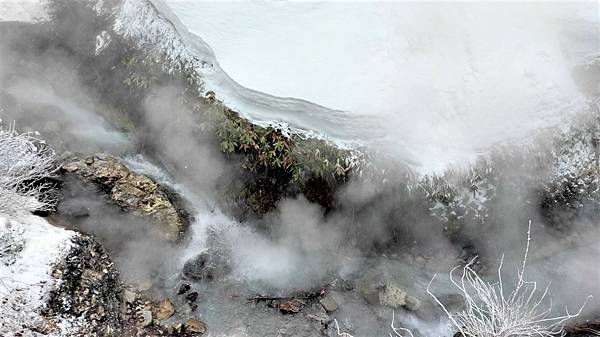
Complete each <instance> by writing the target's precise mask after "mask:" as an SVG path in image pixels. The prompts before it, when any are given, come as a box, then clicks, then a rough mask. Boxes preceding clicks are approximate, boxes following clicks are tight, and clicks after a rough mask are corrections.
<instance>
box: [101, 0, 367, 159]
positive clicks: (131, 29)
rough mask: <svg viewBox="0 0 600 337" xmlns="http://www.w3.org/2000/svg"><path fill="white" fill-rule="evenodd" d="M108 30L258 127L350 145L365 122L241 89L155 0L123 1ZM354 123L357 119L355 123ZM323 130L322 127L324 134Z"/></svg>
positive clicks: (199, 41)
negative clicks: (185, 73)
mask: <svg viewBox="0 0 600 337" xmlns="http://www.w3.org/2000/svg"><path fill="white" fill-rule="evenodd" d="M113 29H114V31H115V32H116V33H117V34H119V35H121V36H123V37H125V38H127V39H130V40H131V41H133V43H135V44H136V45H137V46H138V47H140V48H143V49H144V50H147V51H149V52H150V53H152V55H153V57H156V58H160V59H164V62H165V67H166V68H167V70H169V71H174V70H181V69H185V70H187V71H191V72H192V73H193V75H194V77H195V78H194V79H195V80H196V81H197V83H201V87H200V88H198V89H199V92H200V94H202V95H204V94H206V93H208V92H210V91H212V92H214V93H215V94H216V95H217V97H218V98H219V99H220V100H222V101H223V102H224V103H225V105H227V106H228V107H230V108H232V109H234V110H236V111H238V112H239V113H240V114H241V115H242V116H243V117H245V118H248V119H250V120H251V121H252V122H254V123H256V124H258V125H261V126H266V125H274V126H277V127H279V128H284V129H285V130H287V131H288V132H291V133H295V134H299V135H303V136H306V137H311V138H320V139H324V138H327V139H329V140H331V141H333V142H335V143H336V144H338V145H340V146H343V147H346V148H348V147H352V146H353V142H354V141H353V140H352V139H353V138H354V137H352V135H353V133H354V132H355V131H353V130H356V126H357V125H359V124H360V125H362V127H363V128H364V127H365V126H366V125H368V124H369V123H368V121H366V120H360V121H359V119H360V117H359V118H354V119H353V117H351V116H350V115H349V114H347V113H346V112H344V111H339V110H332V109H328V108H326V107H323V106H320V105H317V104H314V103H311V102H308V101H305V100H301V99H296V98H288V97H276V96H272V95H268V94H265V93H262V92H259V91H255V90H252V89H249V88H245V87H243V86H241V85H240V84H238V83H237V82H235V81H234V80H233V79H232V78H231V77H229V75H227V73H225V71H223V69H222V68H221V67H220V66H219V63H218V62H217V59H216V57H215V54H214V52H213V50H212V49H211V48H210V46H209V45H208V44H206V43H205V42H204V41H203V40H202V39H201V38H200V37H198V36H196V35H194V34H192V33H190V32H189V31H188V30H187V28H186V27H185V26H184V25H183V24H182V23H181V22H180V21H179V19H178V18H177V17H176V16H175V14H174V13H173V12H172V11H171V10H170V9H169V7H168V6H167V5H166V4H164V3H163V2H162V1H160V0H142V1H140V0H124V1H123V2H122V3H121V5H120V7H118V8H117V9H116V13H115V23H114V26H113ZM359 122H360V123H359ZM324 130H327V135H326V136H325V133H324Z"/></svg>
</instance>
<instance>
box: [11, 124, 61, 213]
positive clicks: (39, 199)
mask: <svg viewBox="0 0 600 337" xmlns="http://www.w3.org/2000/svg"><path fill="white" fill-rule="evenodd" d="M38 136H39V135H38V134H37V133H33V132H24V133H19V132H17V131H16V129H15V125H14V124H11V125H10V126H9V127H8V128H4V127H3V126H2V124H1V120H0V214H7V215H13V214H15V213H20V212H32V211H43V210H50V209H52V208H53V207H54V205H55V202H56V200H55V199H54V198H53V197H52V196H51V195H50V194H49V193H47V191H48V190H49V189H50V187H51V186H50V184H49V183H46V182H44V179H47V178H51V177H53V176H54V174H55V173H56V165H55V164H54V161H55V153H54V151H53V150H52V149H50V148H49V147H48V146H47V145H46V143H45V142H44V141H43V140H41V139H39V138H38Z"/></svg>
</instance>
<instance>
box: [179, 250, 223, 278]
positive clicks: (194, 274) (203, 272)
mask: <svg viewBox="0 0 600 337" xmlns="http://www.w3.org/2000/svg"><path fill="white" fill-rule="evenodd" d="M228 272H229V259H228V257H227V256H225V255H224V254H222V253H219V252H217V251H215V250H213V251H212V252H210V253H209V252H204V253H202V254H199V255H198V256H196V257H194V258H192V259H190V260H188V261H186V262H185V264H184V265H183V276H185V277H186V278H188V279H191V280H212V279H216V278H219V277H222V276H225V275H226V274H227V273H228Z"/></svg>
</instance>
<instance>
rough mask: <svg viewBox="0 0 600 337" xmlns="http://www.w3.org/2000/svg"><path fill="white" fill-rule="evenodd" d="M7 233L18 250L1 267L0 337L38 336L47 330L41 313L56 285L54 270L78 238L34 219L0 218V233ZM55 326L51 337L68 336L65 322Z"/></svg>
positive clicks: (39, 219)
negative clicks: (11, 232)
mask: <svg viewBox="0 0 600 337" xmlns="http://www.w3.org/2000/svg"><path fill="white" fill-rule="evenodd" d="M9 229H10V230H12V231H13V232H14V233H18V235H13V236H12V239H13V240H15V242H14V245H15V246H16V247H20V249H18V250H16V251H13V252H12V254H13V257H12V259H11V261H10V262H11V263H0V303H1V305H0V335H2V336H17V335H18V334H19V333H20V336H37V335H40V334H41V333H42V332H45V330H46V328H47V326H46V322H45V320H44V319H43V318H42V316H41V314H40V311H41V310H42V309H44V308H45V306H46V303H47V301H48V298H49V294H50V292H51V290H52V289H53V288H54V287H55V286H56V285H57V283H58V281H57V280H56V279H54V278H53V276H52V270H53V267H54V266H55V265H56V264H57V263H58V262H59V261H60V259H61V258H62V257H63V256H64V255H65V254H67V253H68V252H69V251H70V249H71V248H72V242H71V239H72V238H73V237H74V236H76V235H77V234H75V233H74V232H72V231H69V230H65V229H62V228H57V227H54V226H52V225H50V224H49V223H48V222H47V221H46V220H45V219H43V218H41V217H38V216H34V215H25V216H20V217H18V218H7V217H5V216H0V231H7V230H9ZM57 325H58V327H57V328H58V329H56V330H55V331H54V333H56V334H54V333H52V334H51V335H56V336H64V335H68V333H67V332H66V331H63V330H65V329H68V327H69V326H70V324H69V323H68V322H67V321H64V322H57ZM24 327H25V328H24ZM36 331H37V332H36Z"/></svg>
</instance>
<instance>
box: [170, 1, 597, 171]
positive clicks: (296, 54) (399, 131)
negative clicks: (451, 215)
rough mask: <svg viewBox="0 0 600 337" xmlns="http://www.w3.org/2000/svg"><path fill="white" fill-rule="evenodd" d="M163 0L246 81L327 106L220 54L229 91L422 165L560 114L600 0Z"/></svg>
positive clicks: (246, 73)
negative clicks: (294, 104) (291, 102)
mask: <svg viewBox="0 0 600 337" xmlns="http://www.w3.org/2000/svg"><path fill="white" fill-rule="evenodd" d="M165 1H166V3H167V4H168V5H169V6H171V7H172V9H173V11H174V12H175V14H177V16H179V18H180V19H181V20H182V21H183V24H185V25H186V26H187V27H188V28H189V29H190V30H191V31H192V32H193V33H195V34H197V35H198V36H201V37H202V38H203V39H204V40H205V41H206V42H207V43H208V44H210V45H211V46H212V47H213V48H214V49H215V52H216V55H217V56H218V58H219V62H220V63H221V64H222V66H223V68H224V69H225V71H227V72H228V73H229V75H231V77H232V78H235V79H236V81H239V82H240V83H241V84H242V85H244V86H248V87H251V88H253V89H257V90H260V91H263V92H268V93H270V94H274V95H279V96H285V97H298V98H303V99H307V100H309V101H312V102H316V103H318V104H322V105H323V106H326V107H329V108H332V110H324V109H314V106H310V105H309V103H308V102H305V106H304V108H305V110H310V111H305V112H304V113H298V111H296V110H294V109H290V107H289V106H286V105H285V104H279V103H280V102H281V101H279V98H276V97H274V96H268V95H264V94H260V93H258V92H257V91H254V90H248V89H246V88H244V87H242V86H241V85H237V84H236V83H234V82H233V80H231V78H230V77H229V76H227V75H226V74H225V73H224V72H223V71H222V70H221V69H217V68H219V65H218V64H216V63H215V71H214V72H213V73H212V74H208V73H207V76H206V78H207V83H208V87H209V88H211V89H212V90H215V91H216V93H217V95H219V96H220V97H221V98H223V99H224V100H225V102H226V103H227V104H228V105H230V106H232V107H234V108H238V109H239V110H240V111H241V112H242V113H243V114H245V115H246V116H249V117H251V118H252V119H254V120H283V121H285V122H287V123H289V124H290V125H292V126H295V127H298V128H306V129H312V130H315V131H317V132H319V133H322V134H325V135H327V136H329V137H330V138H332V139H334V140H336V139H337V140H343V141H351V140H354V139H357V140H360V141H362V142H365V143H367V144H369V145H371V146H372V147H374V148H377V149H379V150H381V151H383V152H386V153H388V154H393V155H396V156H399V157H401V158H404V159H409V160H412V161H413V162H414V163H415V164H416V165H420V166H421V167H422V168H424V169H425V170H436V169H442V168H444V167H445V166H446V165H447V164H448V163H463V162H464V161H466V160H469V159H472V158H473V157H474V156H475V155H476V154H477V153H478V152H480V151H482V150H485V149H486V148H487V147H488V146H490V145H492V144H494V143H495V142H498V141H503V140H506V139H512V138H520V137H525V136H527V135H528V133H530V132H531V131H532V130H536V129H538V128H542V127H548V126H553V125H556V124H557V123H559V121H560V118H561V117H563V116H565V115H567V114H568V113H569V112H570V111H572V110H574V106H577V105H578V104H580V103H581V102H582V100H583V98H582V97H581V95H580V94H579V92H578V90H577V88H576V86H575V85H574V83H573V81H572V79H571V75H570V67H571V66H572V65H573V64H575V63H577V62H580V61H581V60H582V59H583V57H584V56H585V55H586V54H587V53H592V52H597V51H598V50H599V49H600V41H599V40H598V16H597V13H598V8H599V7H598V3H597V2H579V3H552V4H548V3H531V4H517V3H493V4H492V3H485V4H483V3H472V2H471V3H466V4H458V3H443V4H439V3H404V2H360V3H352V4H348V3H337V2H328V3H306V2H285V3H279V2H248V3H215V2H198V1H189V0H188V1H181V0H165ZM173 22H175V21H173ZM177 29H178V30H181V31H183V30H185V27H182V25H181V24H177ZM188 35H189V34H188ZM213 58H214V56H213ZM217 70H218V71H217ZM272 108H274V109H275V110H276V111H277V112H276V113H273V112H271V110H270V109H272ZM334 110H335V111H334ZM341 111H346V112H347V113H344V112H341Z"/></svg>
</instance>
